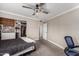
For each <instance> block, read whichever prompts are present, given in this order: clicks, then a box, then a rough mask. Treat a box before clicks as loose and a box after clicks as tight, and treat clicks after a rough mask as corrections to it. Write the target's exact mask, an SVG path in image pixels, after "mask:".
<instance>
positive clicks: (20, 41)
mask: <svg viewBox="0 0 79 59" xmlns="http://www.w3.org/2000/svg"><path fill="white" fill-rule="evenodd" d="M24 39H25V38H17V39H11V40H10V39H9V40H1V41H0V55H3V54H6V53H7V54H9V55H10V56H19V55H21V54H24V53H27V52H30V51H33V50H35V49H36V48H35V47H36V46H35V42H34V41H28V40H29V39H28V38H26V39H28V40H26V41H25V40H24Z"/></svg>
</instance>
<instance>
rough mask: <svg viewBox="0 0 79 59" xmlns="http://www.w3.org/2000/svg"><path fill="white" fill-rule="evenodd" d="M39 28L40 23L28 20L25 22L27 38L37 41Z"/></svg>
mask: <svg viewBox="0 0 79 59" xmlns="http://www.w3.org/2000/svg"><path fill="white" fill-rule="evenodd" d="M39 26H40V22H38V21H34V20H30V21H27V37H30V38H32V39H34V40H38V39H39Z"/></svg>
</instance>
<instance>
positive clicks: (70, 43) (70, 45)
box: [64, 36, 79, 56]
mask: <svg viewBox="0 0 79 59" xmlns="http://www.w3.org/2000/svg"><path fill="white" fill-rule="evenodd" d="M64 38H65V41H66V44H67V47H66V48H65V49H64V52H65V54H66V55H67V56H76V55H77V54H79V50H75V49H74V48H79V46H75V44H74V42H73V39H72V37H71V36H65V37H64Z"/></svg>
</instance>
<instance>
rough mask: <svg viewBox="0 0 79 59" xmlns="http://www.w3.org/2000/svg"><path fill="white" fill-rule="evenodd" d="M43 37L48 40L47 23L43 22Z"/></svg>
mask: <svg viewBox="0 0 79 59" xmlns="http://www.w3.org/2000/svg"><path fill="white" fill-rule="evenodd" d="M43 39H45V40H47V23H44V24H43Z"/></svg>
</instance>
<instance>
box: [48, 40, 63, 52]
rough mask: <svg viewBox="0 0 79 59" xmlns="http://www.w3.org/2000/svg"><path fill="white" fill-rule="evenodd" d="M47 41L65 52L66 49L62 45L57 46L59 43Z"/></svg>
mask: <svg viewBox="0 0 79 59" xmlns="http://www.w3.org/2000/svg"><path fill="white" fill-rule="evenodd" d="M47 41H48V42H50V43H52V44H54V45H56V46H57V47H59V48H61V49H63V50H64V47H62V46H61V45H59V44H57V43H55V42H53V41H50V40H47Z"/></svg>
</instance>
